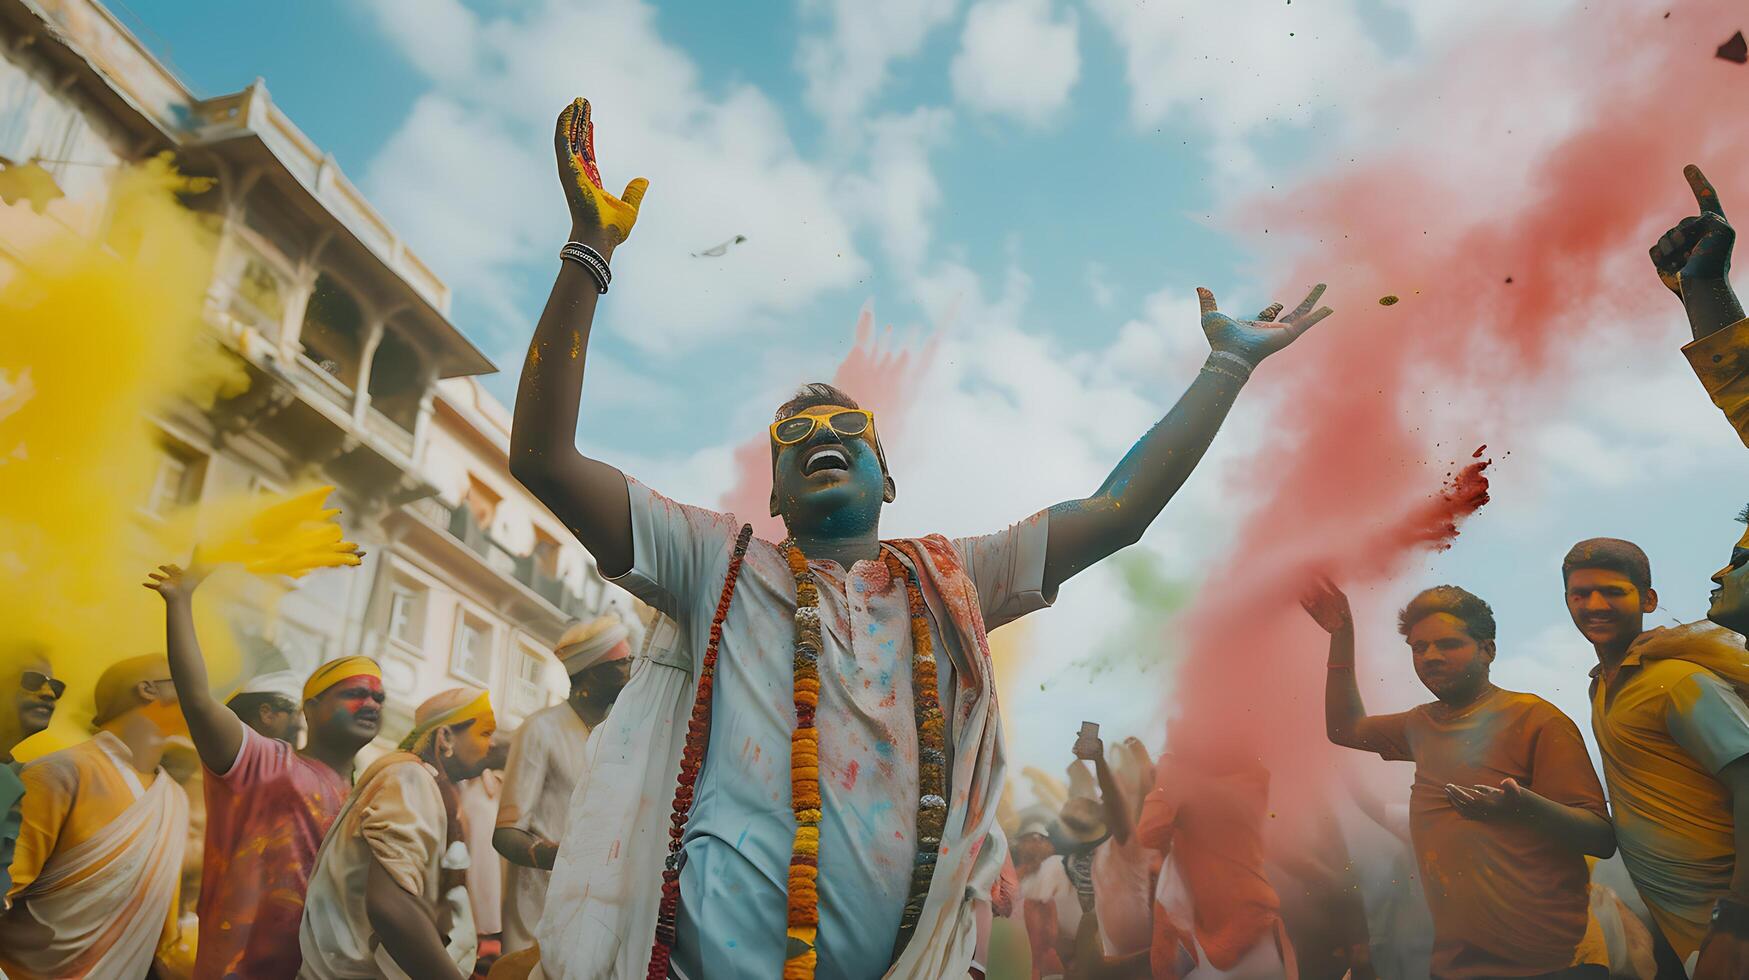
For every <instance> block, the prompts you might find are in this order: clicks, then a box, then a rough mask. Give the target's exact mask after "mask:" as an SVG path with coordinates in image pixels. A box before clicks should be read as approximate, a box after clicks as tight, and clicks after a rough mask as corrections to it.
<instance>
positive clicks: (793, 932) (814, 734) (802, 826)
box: [783, 538, 820, 980]
mask: <svg viewBox="0 0 1749 980" xmlns="http://www.w3.org/2000/svg"><path fill="white" fill-rule="evenodd" d="M783 551H784V557H785V559H787V560H788V562H789V572H790V575H791V576H793V577H794V578H795V582H796V618H795V623H796V652H795V681H794V685H795V705H796V727H795V730H794V731H793V732H791V733H790V737H789V752H790V756H789V792H790V809H791V810H793V811H794V812H795V815H796V836H795V843H794V845H793V847H792V848H791V850H790V859H789V923H788V935H789V941H788V943H786V944H785V947H784V956H783V980H813V976H814V967H815V965H816V964H817V962H818V955H817V954H816V952H815V950H814V940H815V938H816V937H817V936H818V935H819V931H820V893H819V889H818V887H817V886H818V883H819V877H820V732H819V730H818V729H817V728H815V727H814V712H815V711H816V710H817V709H818V708H819V707H820V589H819V586H816V585H815V584H814V576H813V573H812V572H810V571H808V559H807V556H805V555H803V554H802V549H801V548H799V547H797V546H796V543H795V539H794V538H791V539H790V540H787V541H785V542H784V543H783Z"/></svg>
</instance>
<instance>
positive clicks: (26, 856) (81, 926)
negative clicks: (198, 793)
mask: <svg viewBox="0 0 1749 980" xmlns="http://www.w3.org/2000/svg"><path fill="white" fill-rule="evenodd" d="M95 702H96V706H97V713H96V715H95V716H94V717H93V718H92V724H93V726H94V727H95V728H96V729H97V734H96V735H95V736H93V737H92V738H91V739H89V740H88V741H84V742H81V743H79V744H77V745H74V746H71V747H69V748H65V749H62V750H60V751H59V752H52V753H50V754H48V755H46V756H43V757H42V758H40V759H38V760H36V761H35V762H32V763H31V764H30V765H28V766H26V767H25V769H24V786H25V792H24V804H23V817H24V820H23V826H22V828H21V830H20V832H19V836H18V850H17V853H16V854H15V855H14V857H13V861H12V886H11V889H10V890H9V891H8V892H7V895H6V900H7V904H8V905H9V906H10V907H9V908H8V909H7V910H6V911H5V912H4V913H3V914H0V973H6V974H10V975H12V976H18V977H85V976H98V977H140V976H145V975H146V973H147V971H148V970H150V969H151V967H152V961H153V958H154V956H155V955H156V952H157V950H158V948H159V946H160V944H161V943H162V942H163V941H164V940H166V939H169V938H172V937H174V936H175V934H176V926H177V902H176V898H177V892H178V888H179V885H180V881H181V874H182V854H183V849H184V847H185V846H186V844H187V842H188V797H187V795H185V794H184V793H183V791H182V787H180V786H178V785H176V781H175V780H174V779H171V778H170V775H169V774H168V773H166V772H165V771H164V770H163V769H162V768H161V767H160V765H159V762H160V761H161V760H162V759H163V756H164V749H165V743H166V739H168V738H170V737H171V736H173V735H177V734H180V733H181V731H182V729H183V726H182V716H181V713H180V711H179V710H178V707H177V703H176V688H175V686H174V685H173V684H171V682H170V664H169V663H168V661H166V660H165V658H164V657H162V656H150V655H149V656H143V657H132V658H129V659H127V660H123V661H121V662H120V663H117V664H115V665H113V666H111V667H110V668H109V669H108V670H105V671H104V672H103V674H102V675H101V676H100V677H99V678H98V679H97V690H96V696H95Z"/></svg>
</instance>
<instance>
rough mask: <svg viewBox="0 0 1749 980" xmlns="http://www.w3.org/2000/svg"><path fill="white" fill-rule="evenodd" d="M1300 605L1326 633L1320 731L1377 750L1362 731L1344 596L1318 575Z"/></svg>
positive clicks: (1337, 740)
mask: <svg viewBox="0 0 1749 980" xmlns="http://www.w3.org/2000/svg"><path fill="white" fill-rule="evenodd" d="M1300 605H1302V606H1304V607H1305V609H1306V612H1308V613H1310V614H1311V616H1312V618H1313V619H1314V620H1316V621H1317V623H1318V625H1319V626H1322V627H1323V628H1324V631H1325V632H1326V633H1329V634H1330V659H1329V662H1328V663H1327V664H1326V665H1325V666H1326V667H1327V669H1326V670H1325V672H1324V674H1325V676H1324V734H1325V735H1327V736H1329V738H1330V741H1331V742H1333V743H1335V744H1336V745H1341V746H1344V747H1346V748H1350V749H1362V750H1364V751H1368V752H1376V751H1378V749H1379V747H1378V746H1377V745H1374V744H1372V741H1371V740H1370V739H1368V738H1367V737H1366V732H1365V731H1364V728H1365V725H1364V722H1365V721H1366V717H1367V716H1366V704H1365V702H1363V701H1362V700H1361V698H1360V681H1359V680H1357V679H1356V678H1355V676H1354V614H1353V613H1352V612H1351V611H1350V610H1349V608H1348V596H1347V595H1345V594H1344V593H1343V591H1342V590H1341V589H1339V588H1337V587H1336V583H1334V582H1332V581H1330V580H1329V579H1327V578H1320V579H1318V580H1317V581H1316V582H1314V583H1313V584H1312V587H1311V589H1310V590H1309V591H1307V593H1306V594H1305V596H1303V597H1302V598H1301V599H1300Z"/></svg>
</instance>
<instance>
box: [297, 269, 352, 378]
mask: <svg viewBox="0 0 1749 980" xmlns="http://www.w3.org/2000/svg"><path fill="white" fill-rule="evenodd" d="M298 339H299V341H300V342H301V343H302V344H303V346H304V354H305V355H306V356H307V357H309V359H310V360H312V361H314V362H315V363H316V366H317V367H320V368H321V369H322V370H324V371H326V372H328V373H329V374H331V375H333V376H334V377H335V378H336V379H337V380H338V381H339V382H340V383H341V384H343V385H345V386H346V387H348V388H355V387H357V385H358V364H359V361H360V360H361V359H362V357H363V347H364V312H363V311H362V310H360V309H359V306H358V301H357V300H355V299H353V298H352V294H351V293H350V292H348V291H347V289H346V287H345V286H342V285H341V284H340V283H339V282H336V281H335V280H334V279H332V278H330V277H329V276H328V274H327V273H325V272H324V273H322V274H321V275H320V276H318V277H317V278H316V288H315V291H314V292H312V293H311V294H310V300H309V305H308V306H306V307H305V308H304V327H303V330H302V332H301V333H300V334H299V335H298Z"/></svg>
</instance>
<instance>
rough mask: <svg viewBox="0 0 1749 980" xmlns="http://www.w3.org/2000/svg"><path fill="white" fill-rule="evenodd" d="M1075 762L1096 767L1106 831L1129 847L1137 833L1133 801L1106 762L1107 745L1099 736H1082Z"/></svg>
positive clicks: (1076, 746) (1077, 745) (1076, 741)
mask: <svg viewBox="0 0 1749 980" xmlns="http://www.w3.org/2000/svg"><path fill="white" fill-rule="evenodd" d="M1075 758H1077V759H1086V760H1087V761H1089V762H1091V763H1093V773H1094V775H1095V776H1096V777H1097V778H1098V780H1099V801H1100V804H1101V805H1102V806H1103V807H1104V808H1105V827H1106V829H1107V830H1109V831H1111V836H1112V839H1113V840H1115V841H1117V842H1118V843H1119V844H1120V845H1121V844H1128V843H1129V842H1130V837H1131V836H1133V835H1134V834H1135V832H1136V827H1135V821H1134V820H1133V819H1132V818H1131V816H1130V801H1129V799H1128V798H1127V797H1126V796H1125V795H1124V792H1123V790H1122V789H1121V788H1120V787H1119V786H1118V785H1117V779H1116V778H1114V777H1113V776H1112V774H1111V766H1109V765H1107V764H1106V761H1105V741H1104V740H1103V739H1101V738H1100V737H1099V736H1098V735H1082V736H1080V737H1079V738H1077V739H1076V740H1075Z"/></svg>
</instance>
